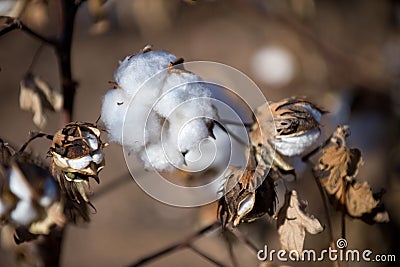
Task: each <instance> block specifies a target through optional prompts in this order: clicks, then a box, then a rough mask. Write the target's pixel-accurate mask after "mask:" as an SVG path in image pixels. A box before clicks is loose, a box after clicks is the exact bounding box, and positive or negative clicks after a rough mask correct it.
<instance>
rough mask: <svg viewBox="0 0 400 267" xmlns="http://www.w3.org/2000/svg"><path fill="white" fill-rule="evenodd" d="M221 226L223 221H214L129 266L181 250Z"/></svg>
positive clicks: (139, 264) (141, 263) (132, 266)
mask: <svg viewBox="0 0 400 267" xmlns="http://www.w3.org/2000/svg"><path fill="white" fill-rule="evenodd" d="M220 227H221V223H220V222H219V221H215V222H214V223H212V224H210V225H208V226H206V227H204V228H202V229H200V230H199V231H197V232H195V233H193V234H191V235H190V236H188V237H186V238H185V239H183V240H181V241H179V242H177V243H175V244H173V245H171V246H169V247H167V248H164V249H162V250H160V251H157V252H155V253H153V254H151V255H149V256H147V257H144V258H141V259H139V260H138V261H136V262H134V263H132V264H131V265H129V266H131V267H135V266H142V265H144V264H146V263H149V262H151V261H153V260H156V259H158V258H159V257H162V256H165V255H166V254H168V253H172V252H175V251H177V250H180V249H183V248H187V247H189V246H190V245H191V243H192V242H194V241H195V240H196V239H198V238H200V237H202V236H203V235H204V234H206V233H208V232H211V231H213V230H215V229H217V228H220Z"/></svg>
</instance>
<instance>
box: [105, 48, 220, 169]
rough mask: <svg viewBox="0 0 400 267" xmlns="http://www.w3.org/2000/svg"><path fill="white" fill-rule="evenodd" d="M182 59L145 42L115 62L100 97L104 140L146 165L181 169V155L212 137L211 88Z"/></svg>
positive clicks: (215, 113)
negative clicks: (107, 86) (111, 77)
mask: <svg viewBox="0 0 400 267" xmlns="http://www.w3.org/2000/svg"><path fill="white" fill-rule="evenodd" d="M181 62H183V61H182V60H181V59H179V58H177V57H176V56H175V55H173V54H170V53H168V52H166V51H151V49H150V48H149V47H146V48H145V49H143V50H142V51H141V52H140V53H138V54H136V55H133V56H129V57H126V58H125V59H124V60H122V61H121V62H120V65H119V67H118V68H117V70H116V71H115V74H114V79H115V81H114V82H113V85H114V88H113V89H111V90H109V91H108V92H107V93H106V95H105V96H104V98H103V105H102V112H101V119H102V121H103V122H104V124H105V126H106V128H107V131H108V133H109V140H110V141H113V142H116V143H119V144H121V145H123V146H124V148H125V149H126V150H127V151H128V152H134V153H135V154H137V155H138V157H139V158H140V159H141V160H142V161H143V163H144V166H145V168H146V169H154V170H156V171H171V170H173V169H174V168H181V167H183V166H185V165H186V163H187V162H186V160H185V155H186V154H188V153H189V154H190V153H193V151H195V150H197V149H198V146H199V143H200V142H201V141H202V140H205V139H207V138H210V137H211V138H212V137H214V135H213V131H212V130H213V126H214V120H216V119H217V117H218V116H217V111H216V109H215V108H214V106H213V105H212V99H210V97H211V91H210V89H209V88H208V87H207V85H206V83H204V82H203V80H202V79H201V78H200V77H199V76H197V75H196V74H195V73H192V72H189V71H187V70H185V69H183V68H182V66H181V65H180V64H179V63H181Z"/></svg>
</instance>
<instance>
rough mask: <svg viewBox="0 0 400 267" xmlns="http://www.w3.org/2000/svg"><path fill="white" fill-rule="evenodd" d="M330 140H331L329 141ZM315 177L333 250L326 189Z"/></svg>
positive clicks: (335, 266) (337, 266)
mask: <svg viewBox="0 0 400 267" xmlns="http://www.w3.org/2000/svg"><path fill="white" fill-rule="evenodd" d="M328 140H330V138H329V139H328ZM307 162H308V163H310V162H309V161H307ZM313 176H314V181H315V183H316V184H317V187H318V191H319V194H320V195H321V199H322V203H323V205H324V212H325V217H326V220H327V224H328V233H329V239H330V247H331V248H332V249H335V242H334V239H333V229H332V221H331V216H330V214H329V207H328V202H327V200H326V196H325V192H324V189H323V188H322V184H321V181H320V180H319V178H318V177H317V176H316V175H315V173H314V172H313ZM332 264H333V266H334V267H339V262H338V261H337V260H336V261H334V262H333V263H332Z"/></svg>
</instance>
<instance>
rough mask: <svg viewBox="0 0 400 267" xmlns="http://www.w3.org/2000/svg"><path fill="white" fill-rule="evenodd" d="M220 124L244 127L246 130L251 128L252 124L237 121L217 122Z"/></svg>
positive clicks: (221, 120)
mask: <svg viewBox="0 0 400 267" xmlns="http://www.w3.org/2000/svg"><path fill="white" fill-rule="evenodd" d="M218 121H219V122H220V123H222V124H230V125H235V126H244V127H246V128H251V127H252V126H253V122H239V121H230V120H223V119H220V120H218Z"/></svg>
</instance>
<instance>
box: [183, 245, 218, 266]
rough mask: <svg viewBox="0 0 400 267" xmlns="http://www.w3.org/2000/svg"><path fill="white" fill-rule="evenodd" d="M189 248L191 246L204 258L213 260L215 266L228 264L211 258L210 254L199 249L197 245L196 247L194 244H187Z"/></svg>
mask: <svg viewBox="0 0 400 267" xmlns="http://www.w3.org/2000/svg"><path fill="white" fill-rule="evenodd" d="M187 247H188V248H190V249H191V250H192V251H193V252H195V253H196V254H197V255H200V256H201V257H203V258H204V259H206V260H208V261H209V262H212V263H213V264H214V265H215V266H220V267H225V266H226V265H225V264H223V263H220V262H219V261H217V260H215V259H213V258H211V257H210V256H208V255H207V254H205V253H204V252H202V251H200V250H199V249H197V248H196V247H194V246H193V245H191V244H189V245H187Z"/></svg>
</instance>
